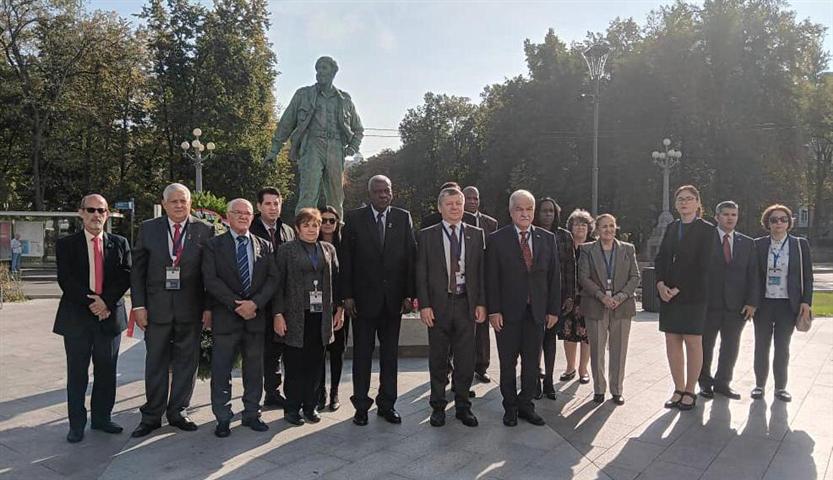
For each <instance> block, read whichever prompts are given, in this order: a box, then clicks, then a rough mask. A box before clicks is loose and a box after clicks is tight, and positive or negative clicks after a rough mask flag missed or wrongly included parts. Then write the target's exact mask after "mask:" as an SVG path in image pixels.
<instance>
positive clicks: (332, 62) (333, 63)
mask: <svg viewBox="0 0 833 480" xmlns="http://www.w3.org/2000/svg"><path fill="white" fill-rule="evenodd" d="M322 63H329V64H330V66H331V67H333V73H336V72H338V63H337V62H336V61H335V59H334V58H333V57H328V56H326V55H325V56H323V57H319V58H318V60H316V61H315V69H316V70H318V66H319V65H321V64H322Z"/></svg>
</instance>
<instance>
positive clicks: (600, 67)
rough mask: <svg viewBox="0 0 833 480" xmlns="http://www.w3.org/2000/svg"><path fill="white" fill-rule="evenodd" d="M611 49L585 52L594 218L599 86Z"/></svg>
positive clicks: (594, 47)
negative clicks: (589, 84) (590, 83)
mask: <svg viewBox="0 0 833 480" xmlns="http://www.w3.org/2000/svg"><path fill="white" fill-rule="evenodd" d="M609 55H610V47H608V46H607V45H605V44H603V43H597V44H594V45H592V46H590V47H589V48H588V49H587V50H585V51H584V52H583V56H584V61H585V62H587V68H588V70H589V71H590V79H591V80H592V81H593V82H594V85H593V176H592V177H593V180H592V181H593V208H592V210H593V216H596V215H598V213H599V84H600V83H601V81H602V76H604V70H605V63H606V62H607V57H608V56H609Z"/></svg>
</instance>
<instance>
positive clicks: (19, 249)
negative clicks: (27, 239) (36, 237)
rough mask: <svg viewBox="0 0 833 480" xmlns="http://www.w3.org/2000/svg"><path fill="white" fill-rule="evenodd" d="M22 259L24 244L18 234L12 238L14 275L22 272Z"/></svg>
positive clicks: (12, 267)
mask: <svg viewBox="0 0 833 480" xmlns="http://www.w3.org/2000/svg"><path fill="white" fill-rule="evenodd" d="M21 257H23V242H21V241H20V234H19V233H16V234H15V235H14V238H12V265H11V269H12V273H18V272H20V259H21Z"/></svg>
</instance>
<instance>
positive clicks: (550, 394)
mask: <svg viewBox="0 0 833 480" xmlns="http://www.w3.org/2000/svg"><path fill="white" fill-rule="evenodd" d="M544 396H545V397H547V398H549V399H550V400H555V385H553V384H552V382H544Z"/></svg>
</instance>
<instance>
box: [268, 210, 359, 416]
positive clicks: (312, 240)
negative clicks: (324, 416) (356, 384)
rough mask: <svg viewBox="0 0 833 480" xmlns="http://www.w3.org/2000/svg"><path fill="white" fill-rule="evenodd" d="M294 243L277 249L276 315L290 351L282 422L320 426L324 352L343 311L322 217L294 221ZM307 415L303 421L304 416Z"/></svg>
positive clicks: (305, 213)
mask: <svg viewBox="0 0 833 480" xmlns="http://www.w3.org/2000/svg"><path fill="white" fill-rule="evenodd" d="M295 229H296V231H297V236H296V238H295V240H292V241H290V242H287V243H284V244H283V245H281V246H280V248H279V249H278V256H277V263H278V281H279V287H278V290H277V292H276V293H275V298H274V301H273V302H272V309H273V313H274V322H273V323H274V329H275V333H276V334H277V335H278V341H279V342H282V343H284V344H285V345H286V349H285V350H284V369H285V374H286V383H285V385H284V394H285V395H286V404H285V406H284V418H285V419H286V421H288V422H289V423H291V424H293V425H303V424H304V423H305V421H304V419H306V421H308V422H311V423H318V422H319V421H321V417H320V416H319V415H318V412H317V410H316V406H317V403H318V401H317V400H318V399H317V393H318V386H319V385H318V384H319V381H320V379H321V368H322V367H323V365H324V346H325V345H329V344H330V343H332V342H333V330H334V329H335V330H338V329H339V328H341V324H342V320H343V309H342V307H341V299H340V297H339V291H338V282H337V277H338V256H337V255H336V249H335V247H334V246H333V245H332V244H330V243H328V242H323V241H320V240H318V235H319V232H320V229H321V213H320V212H319V211H318V209H317V208H302V209H301V210H300V211H299V212H298V215H297V216H296V217H295ZM301 410H303V413H304V416H303V417H302V416H301V413H300V412H301Z"/></svg>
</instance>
